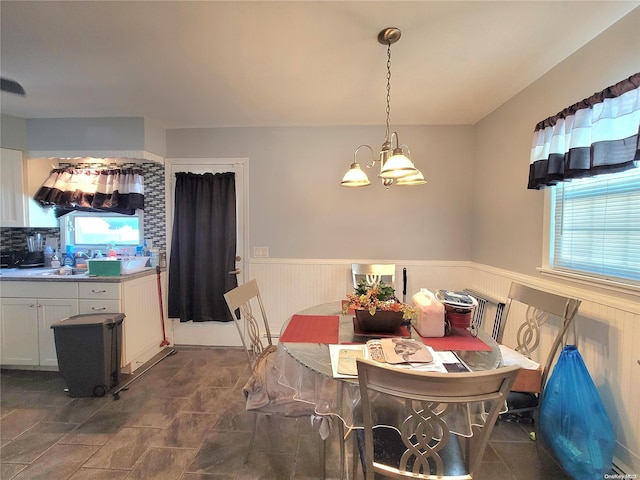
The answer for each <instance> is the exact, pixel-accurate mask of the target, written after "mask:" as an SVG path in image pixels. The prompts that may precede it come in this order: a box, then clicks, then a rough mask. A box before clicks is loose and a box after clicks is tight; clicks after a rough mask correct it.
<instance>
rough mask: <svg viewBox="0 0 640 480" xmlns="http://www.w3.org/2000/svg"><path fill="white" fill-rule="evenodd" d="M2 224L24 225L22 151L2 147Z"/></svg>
mask: <svg viewBox="0 0 640 480" xmlns="http://www.w3.org/2000/svg"><path fill="white" fill-rule="evenodd" d="M0 186H1V187H2V189H1V190H0V226H2V227H24V226H25V210H24V199H23V189H24V177H23V166H22V152H21V151H19V150H10V149H8V148H2V149H0Z"/></svg>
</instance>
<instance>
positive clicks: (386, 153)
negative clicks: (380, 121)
mask: <svg viewBox="0 0 640 480" xmlns="http://www.w3.org/2000/svg"><path fill="white" fill-rule="evenodd" d="M400 35H401V33H400V30H399V29H398V28H395V27H389V28H385V29H384V30H382V31H381V32H380V33H379V34H378V42H380V43H381V44H383V45H387V119H386V135H385V140H384V142H383V144H382V147H381V149H380V154H379V156H378V158H376V157H375V155H374V153H373V148H371V147H370V146H369V145H360V146H359V147H358V148H356V150H355V152H354V153H353V163H352V164H351V166H350V167H349V171H348V172H347V173H346V174H345V176H344V177H343V178H342V182H340V185H341V186H343V187H366V186H367V185H371V182H370V181H369V178H368V177H367V174H366V173H365V172H364V170H362V168H360V164H359V163H358V162H357V160H356V156H357V154H358V151H359V150H360V149H361V148H368V149H369V151H370V152H371V160H369V161H368V162H367V163H366V164H365V165H366V167H367V168H372V167H374V166H375V164H376V163H379V164H380V173H379V174H378V177H379V178H380V179H381V180H382V184H383V185H384V186H385V187H387V188H389V187H390V186H391V185H423V184H425V183H427V181H426V180H425V178H424V175H423V174H422V172H420V170H418V169H417V168H416V167H415V165H414V164H413V162H412V161H411V151H410V150H409V147H408V146H407V145H404V144H400V142H399V141H398V133H397V132H393V133H391V131H390V113H391V108H390V105H391V45H392V44H394V43H396V42H397V41H398V40H400ZM394 139H395V146H394Z"/></svg>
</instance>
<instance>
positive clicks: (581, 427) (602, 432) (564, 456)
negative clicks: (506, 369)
mask: <svg viewBox="0 0 640 480" xmlns="http://www.w3.org/2000/svg"><path fill="white" fill-rule="evenodd" d="M540 433H541V434H542V436H543V438H544V441H545V442H546V443H547V444H548V445H549V446H550V447H551V449H552V450H553V452H554V453H555V455H556V457H557V458H558V460H559V461H560V463H561V464H562V467H563V468H564V469H565V471H566V472H567V473H568V474H569V475H571V476H572V477H573V478H574V479H576V480H586V479H591V478H592V479H598V480H602V478H604V474H605V473H606V472H608V471H609V470H610V469H611V465H612V462H613V449H614V445H615V441H616V437H615V433H614V431H613V426H612V425H611V421H610V420H609V416H608V415H607V412H606V410H605V409H604V405H603V404H602V400H601V399H600V395H599V394H598V390H597V389H596V386H595V384H594V383H593V380H592V379H591V376H590V375H589V371H588V370H587V367H586V366H585V364H584V361H583V360H582V356H581V355H580V352H578V349H577V348H576V346H575V345H567V346H566V347H564V349H563V350H562V352H561V353H560V357H559V358H558V363H557V364H556V367H555V369H554V370H553V374H552V375H551V377H550V378H549V381H548V382H547V385H546V387H545V390H544V392H543V395H542V401H541V406H540Z"/></svg>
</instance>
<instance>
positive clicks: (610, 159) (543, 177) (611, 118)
mask: <svg viewBox="0 0 640 480" xmlns="http://www.w3.org/2000/svg"><path fill="white" fill-rule="evenodd" d="M639 133H640V73H636V74H634V75H632V76H631V77H629V78H628V79H626V80H623V81H622V82H619V83H617V84H615V85H613V86H611V87H609V88H607V89H605V90H603V91H602V92H598V93H595V94H593V95H592V96H591V97H589V98H586V99H584V100H582V101H581V102H578V103H576V104H575V105H572V106H570V107H567V108H565V109H564V110H562V111H561V112H559V113H557V114H556V115H554V116H553V117H549V118H547V119H546V120H543V121H541V122H540V123H538V124H537V125H536V129H535V133H534V135H533V144H532V146H531V160H530V165H529V185H528V188H530V189H536V190H539V189H542V188H545V187H547V186H551V185H555V184H556V183H558V182H563V181H565V180H570V179H572V178H581V177H590V176H593V175H598V174H601V173H614V172H621V171H624V170H628V169H630V168H634V167H637V166H638V163H639V162H640V140H639V139H640V135H639Z"/></svg>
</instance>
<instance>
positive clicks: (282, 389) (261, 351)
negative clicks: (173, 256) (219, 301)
mask: <svg viewBox="0 0 640 480" xmlns="http://www.w3.org/2000/svg"><path fill="white" fill-rule="evenodd" d="M224 298H225V300H226V302H227V307H228V308H229V311H230V312H231V315H232V317H233V319H234V323H235V325H236V327H237V329H238V333H239V334H240V339H241V340H242V344H243V345H244V348H245V350H246V352H247V357H248V360H249V369H250V371H251V377H250V378H249V380H248V382H247V383H246V384H245V386H244V388H243V391H244V395H245V399H246V409H247V410H252V411H255V412H256V413H262V414H267V415H284V416H287V417H304V416H311V415H312V414H313V413H314V409H313V406H312V405H310V404H308V403H304V402H299V401H296V400H294V398H293V397H294V393H295V392H294V390H293V389H291V388H289V387H287V386H285V385H282V384H281V383H280V382H278V377H279V376H280V372H279V370H278V368H277V364H276V362H277V359H276V357H277V355H276V352H277V347H276V346H275V345H274V344H273V340H272V338H271V331H270V329H269V322H268V321H267V316H266V314H265V309H264V304H263V303H262V297H261V296H260V290H259V289H258V283H257V282H256V281H255V280H250V281H248V282H246V283H244V284H243V285H240V286H238V287H236V288H234V289H233V290H230V291H229V292H227V293H225V294H224ZM243 320H244V324H245V325H246V337H247V339H245V335H244V333H243V328H242V326H241V323H242V321H243ZM261 331H264V337H265V338H266V343H267V345H266V346H265V345H263V343H262V339H261ZM254 418H255V421H254V425H253V432H252V436H251V442H250V444H249V448H248V449H247V457H246V459H245V462H246V461H247V460H248V459H249V456H250V455H251V450H252V447H253V444H254V441H255V436H256V430H257V421H258V416H257V415H256V416H255V417H254ZM323 454H324V443H323V445H321V455H323ZM323 460H324V459H323Z"/></svg>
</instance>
